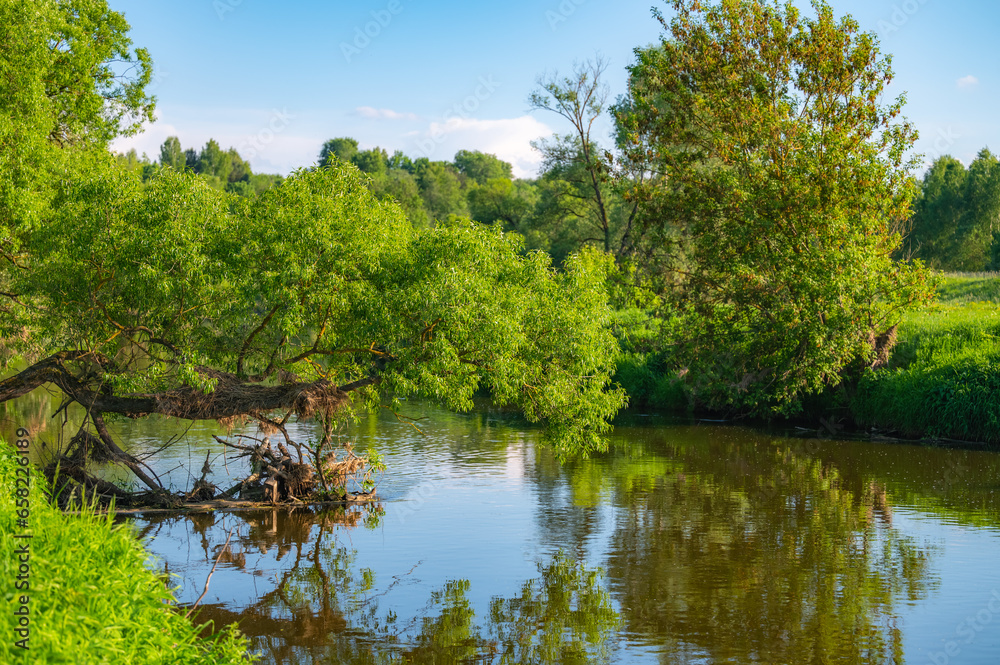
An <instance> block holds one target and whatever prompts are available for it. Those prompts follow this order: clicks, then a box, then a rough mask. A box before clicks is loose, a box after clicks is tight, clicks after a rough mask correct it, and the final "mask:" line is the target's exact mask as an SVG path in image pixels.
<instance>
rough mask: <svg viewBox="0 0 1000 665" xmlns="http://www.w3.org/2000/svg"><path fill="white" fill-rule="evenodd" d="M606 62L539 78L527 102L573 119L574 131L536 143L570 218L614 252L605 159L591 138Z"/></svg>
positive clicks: (604, 94) (603, 97) (602, 98)
mask: <svg viewBox="0 0 1000 665" xmlns="http://www.w3.org/2000/svg"><path fill="white" fill-rule="evenodd" d="M606 69H607V61H606V60H604V59H603V58H601V57H597V58H595V59H594V60H592V61H586V62H583V63H578V64H576V65H575V66H574V68H573V74H572V75H571V76H567V77H564V78H559V76H558V74H552V75H548V76H544V77H541V78H539V79H538V81H537V88H536V89H535V90H534V91H533V92H532V93H531V95H530V96H529V98H528V103H529V104H530V105H531V108H533V109H540V110H546V111H552V112H554V113H556V114H558V115H560V116H562V117H563V118H564V119H566V120H567V121H569V123H570V124H571V125H572V127H573V131H572V132H571V133H570V134H566V135H556V136H555V137H553V138H551V139H547V140H545V139H543V140H541V141H538V142H535V143H533V144H532V145H534V147H535V148H537V149H538V150H539V151H540V152H541V153H542V156H543V158H544V162H543V169H544V170H546V171H553V172H555V173H556V174H557V175H556V179H558V180H559V181H561V182H562V183H563V186H561V187H559V188H557V189H555V190H553V192H554V195H555V196H556V198H557V201H558V202H560V203H561V204H562V205H564V207H565V209H566V213H567V215H568V217H569V218H571V219H582V221H583V222H584V223H585V224H586V226H587V227H588V228H589V229H592V231H591V234H592V235H593V238H584V239H583V241H584V242H586V241H588V240H594V239H596V240H597V241H598V242H599V243H600V244H601V247H602V248H603V249H604V251H606V252H611V251H612V249H613V246H612V245H613V240H614V232H615V229H614V226H613V223H612V215H611V210H610V207H611V206H610V202H609V200H608V199H609V193H608V191H607V190H608V184H607V183H608V171H609V164H608V161H609V160H608V159H607V157H606V156H605V155H604V154H603V153H602V151H601V150H600V149H599V148H598V146H597V144H596V143H595V141H594V139H593V137H592V136H591V134H592V132H593V127H594V123H595V122H596V121H597V120H598V118H599V117H600V116H601V114H602V113H604V111H605V108H606V103H607V98H608V88H607V86H606V85H605V84H604V83H603V82H602V81H601V76H602V75H603V74H604V71H605V70H606Z"/></svg>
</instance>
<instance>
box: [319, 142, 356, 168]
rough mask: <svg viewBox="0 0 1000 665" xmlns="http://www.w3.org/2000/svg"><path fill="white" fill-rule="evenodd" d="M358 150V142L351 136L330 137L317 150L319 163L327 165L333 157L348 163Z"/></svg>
mask: <svg viewBox="0 0 1000 665" xmlns="http://www.w3.org/2000/svg"><path fill="white" fill-rule="evenodd" d="M357 152H358V142H357V141H355V140H354V139H352V138H338V139H330V140H329V141H327V142H326V143H324V144H323V147H322V148H321V149H320V151H319V165H320V166H328V165H329V164H330V160H331V159H332V158H334V157H336V158H337V159H339V160H341V161H344V162H348V163H350V162H351V161H352V160H353V159H354V155H356V154H357Z"/></svg>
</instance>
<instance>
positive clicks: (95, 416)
mask: <svg viewBox="0 0 1000 665" xmlns="http://www.w3.org/2000/svg"><path fill="white" fill-rule="evenodd" d="M110 166H111V165H109V167H108V168H106V169H104V170H102V171H99V172H96V173H95V174H94V175H93V176H92V177H91V178H88V179H85V180H80V181H69V182H64V183H62V189H61V191H60V192H59V196H58V198H57V201H56V205H54V206H53V208H52V210H51V213H50V216H49V218H48V219H47V220H46V223H45V224H44V225H43V226H42V228H41V229H40V230H39V232H38V233H37V234H36V235H34V236H33V237H32V239H31V240H32V247H31V249H32V254H33V255H34V256H36V257H38V258H37V270H36V271H35V273H34V274H33V275H32V278H31V279H25V280H23V281H20V282H18V283H17V286H18V288H19V289H21V290H22V291H23V292H24V293H25V294H26V297H29V298H31V300H32V301H33V302H35V303H37V304H38V305H39V309H38V312H39V314H38V318H37V321H36V324H35V330H34V342H35V343H36V344H38V345H39V346H40V347H41V348H40V349H39V352H40V353H39V355H38V357H39V358H40V359H39V360H37V361H36V362H34V363H33V364H32V365H31V366H29V367H28V368H27V369H25V370H24V371H22V372H20V373H18V374H16V375H14V376H12V377H10V378H8V379H6V380H4V381H2V382H0V402H3V401H6V400H9V399H13V398H16V397H18V396H20V395H24V394H26V393H27V392H28V391H30V390H32V389H34V388H36V387H38V386H40V385H42V384H43V383H51V384H53V385H55V386H57V387H58V388H59V389H60V390H61V391H62V392H63V394H64V396H65V398H66V400H68V401H69V402H75V403H78V404H80V405H82V406H83V407H84V408H85V410H86V413H87V414H88V416H87V419H86V420H85V422H84V424H83V426H82V427H81V430H80V431H79V432H78V434H77V436H76V437H75V438H74V445H75V451H76V454H77V457H75V458H72V459H75V460H76V463H75V464H71V460H70V459H66V460H63V472H64V473H69V472H70V469H72V472H73V473H76V474H77V477H78V478H80V479H81V481H82V482H85V483H87V484H88V485H89V486H91V487H93V488H96V489H98V490H99V491H102V492H103V491H105V490H106V491H109V492H112V490H111V489H110V488H108V487H107V484H106V483H103V481H100V480H99V479H96V478H94V477H92V476H90V475H89V474H87V471H86V468H85V465H84V464H82V463H80V460H81V459H83V460H86V459H88V458H89V457H90V456H96V457H101V456H103V457H105V458H108V459H112V460H114V461H116V462H119V463H121V464H124V465H125V466H127V467H128V468H129V469H130V470H131V471H132V472H133V473H134V474H135V475H136V476H137V477H138V478H139V479H140V480H141V481H142V482H143V483H144V484H146V485H147V486H148V487H149V488H150V489H154V490H155V489H159V482H158V481H157V479H156V478H155V476H153V475H152V473H151V472H150V471H149V470H148V469H144V468H143V467H142V465H141V464H140V463H139V462H138V461H137V460H135V459H133V458H132V457H131V456H130V455H128V453H126V452H125V451H123V450H122V449H121V448H120V447H119V446H118V445H117V444H116V443H115V442H114V441H113V440H112V439H111V436H110V434H109V433H108V430H107V427H106V417H108V416H109V415H118V416H126V417H133V418H134V417H143V416H146V415H149V414H161V415H166V416H171V417H175V418H181V419H188V420H202V419H207V420H213V419H214V420H220V421H226V420H228V419H232V418H243V417H246V418H251V419H254V420H257V421H260V422H261V423H265V424H267V425H268V426H269V427H272V428H274V429H275V430H277V431H281V432H284V433H285V436H286V439H285V443H283V444H282V446H287V447H288V448H289V449H292V448H294V449H295V451H297V452H298V464H299V465H301V466H300V467H297V468H300V469H305V468H306V467H310V466H311V468H312V469H313V470H315V471H317V472H318V473H319V476H318V478H319V480H318V482H320V483H322V484H324V486H325V485H326V480H325V476H324V470H325V469H327V468H328V467H329V464H331V462H330V457H329V455H330V454H331V451H330V448H329V444H330V432H331V426H332V425H331V423H332V421H333V420H335V419H336V417H337V414H338V413H341V412H342V411H348V412H349V407H351V406H352V405H355V406H358V405H360V404H362V403H368V404H371V405H377V404H383V403H385V402H383V401H381V400H382V399H383V396H384V397H385V398H386V399H391V398H392V397H406V396H421V397H425V398H428V399H431V400H436V401H438V402H440V403H442V404H444V405H446V406H448V407H450V408H453V409H458V410H468V409H470V408H472V406H473V401H472V399H473V396H474V395H475V394H476V393H477V391H478V390H480V389H485V390H488V391H489V393H490V394H491V395H492V397H493V399H494V400H495V401H496V402H497V403H499V404H514V405H517V406H518V407H519V408H520V409H521V410H523V412H524V413H525V415H526V416H527V418H528V419H529V420H531V421H542V422H545V423H546V424H547V432H548V433H549V436H550V437H551V440H552V441H553V443H554V444H555V445H556V446H557V448H558V450H560V451H563V452H570V451H575V450H584V451H586V450H590V449H593V448H595V447H599V446H600V445H601V443H602V440H601V438H600V434H601V432H603V431H605V430H607V428H608V427H609V425H608V419H609V418H610V417H611V416H612V415H613V414H614V413H615V412H616V411H617V410H618V409H619V408H620V407H621V406H622V404H623V402H624V396H623V394H622V393H621V391H620V390H616V389H609V387H608V383H609V381H610V374H611V372H612V371H613V359H614V355H615V353H616V349H615V342H614V339H613V338H612V337H611V336H610V334H609V333H608V331H607V327H606V324H607V319H608V316H609V311H608V308H607V304H606V302H605V298H604V296H603V291H602V286H601V285H602V282H603V270H604V268H605V266H604V264H603V263H602V262H601V261H600V260H598V258H597V257H594V256H589V255H582V256H579V257H577V258H575V259H574V260H572V261H570V262H569V264H568V265H567V270H566V271H565V272H564V273H556V272H554V271H553V270H552V269H551V266H550V264H549V260H548V258H547V257H546V256H545V255H543V254H541V253H532V254H529V255H527V256H525V255H523V253H522V251H521V250H522V245H521V244H520V242H519V240H518V239H517V237H516V236H506V235H504V234H502V233H501V232H500V231H499V230H496V229H491V228H489V227H483V226H478V225H475V224H473V223H470V222H465V221H458V222H454V223H439V224H438V226H437V227H436V228H434V229H429V230H426V231H420V232H415V231H414V230H413V229H412V227H411V225H410V224H409V223H408V222H407V220H406V218H405V216H404V215H403V213H402V211H401V210H400V208H399V207H398V206H396V205H395V204H393V203H391V202H387V201H382V200H379V199H378V198H377V197H376V196H375V195H373V194H372V193H371V192H370V191H369V189H368V178H367V177H366V176H365V175H363V174H362V173H361V172H360V171H358V170H357V169H356V168H354V167H353V166H350V165H346V164H343V163H341V162H334V163H331V164H330V165H329V166H327V167H326V168H322V169H316V170H313V171H302V172H298V173H296V174H294V175H293V176H291V177H289V178H287V179H285V180H284V181H283V182H282V183H281V184H280V185H278V186H277V187H275V188H273V189H270V190H267V191H265V192H263V193H262V194H260V195H259V196H257V197H255V198H251V199H238V198H237V197H235V196H231V195H229V194H227V193H225V192H221V191H218V190H215V189H212V188H211V187H209V186H208V185H207V184H206V183H205V182H204V180H203V179H202V178H201V177H198V176H195V175H194V174H189V173H178V172H175V171H172V170H170V169H163V170H161V171H159V172H158V173H156V174H155V175H154V177H153V178H151V179H150V180H149V181H148V182H146V183H143V182H142V180H141V179H140V178H139V177H138V176H137V175H136V174H135V172H134V171H127V170H118V169H113V168H110ZM355 398H357V399H356V400H355ZM294 415H297V416H299V417H317V418H320V419H321V420H323V421H324V422H325V423H326V424H327V428H326V430H325V431H326V434H327V436H326V437H325V438H324V439H323V441H321V442H319V443H317V444H315V445H311V444H308V443H303V442H299V441H293V440H291V439H289V438H287V430H285V424H286V423H287V422H288V420H289V419H290V418H291V417H293V416H294ZM279 450H281V455H285V456H286V457H287V451H286V450H285V449H284V448H282V447H279ZM257 452H258V453H260V454H261V455H263V454H264V453H265V452H267V451H262V450H257ZM292 459H294V458H292ZM302 473H303V474H305V475H302V476H301V477H300V478H299V480H300V481H301V483H300V484H305V483H306V479H307V478H309V477H311V476H308V474H306V471H302ZM277 476H278V473H277V472H275V473H273V475H272V476H271V478H270V479H269V480H275V479H276V478H277ZM283 482H284V483H285V484H284V485H283V487H282V489H281V493H283V494H286V493H287V494H294V493H295V491H294V489H293V487H294V486H293V485H292V484H289V482H288V481H287V479H286V481H283Z"/></svg>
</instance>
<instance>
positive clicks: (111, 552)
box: [0, 440, 247, 665]
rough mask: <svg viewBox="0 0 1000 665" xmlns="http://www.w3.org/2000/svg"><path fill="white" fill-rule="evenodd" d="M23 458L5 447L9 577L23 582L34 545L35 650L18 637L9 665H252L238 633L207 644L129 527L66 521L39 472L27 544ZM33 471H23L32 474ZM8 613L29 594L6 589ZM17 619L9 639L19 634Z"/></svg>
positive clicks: (85, 518) (1, 496)
mask: <svg viewBox="0 0 1000 665" xmlns="http://www.w3.org/2000/svg"><path fill="white" fill-rule="evenodd" d="M16 466H17V456H16V455H15V454H14V452H13V450H12V449H11V448H10V446H9V445H8V444H7V443H5V442H4V441H2V440H0V478H2V480H3V482H2V485H0V525H2V526H0V532H2V533H3V538H2V539H0V556H2V559H0V573H2V574H3V575H4V578H5V579H7V580H14V579H15V577H16V568H17V564H18V556H17V555H16V554H15V549H16V548H17V547H18V546H20V545H21V544H22V543H25V542H30V548H31V577H30V584H31V588H30V591H28V592H26V593H27V595H28V596H29V597H30V601H29V602H30V605H29V607H30V612H31V614H30V617H31V638H30V642H29V646H30V651H27V652H24V651H21V650H20V649H18V648H15V646H14V644H13V641H14V640H13V638H12V637H8V638H7V639H4V640H3V642H2V644H0V660H2V661H3V662H5V663H12V664H13V663H21V662H25V663H28V662H32V663H76V662H80V656H81V654H87V655H88V657H90V658H91V659H92V660H91V662H102V663H115V664H116V665H117V664H119V663H121V664H122V665H125V664H127V663H135V664H139V663H141V664H143V665H147V664H154V663H190V664H192V665H194V664H198V665H208V664H215V663H219V664H221V663H245V662H247V656H246V651H247V642H246V638H244V637H243V636H241V635H240V633H239V631H238V630H237V629H236V628H235V627H233V628H229V629H226V630H224V631H221V632H220V634H219V635H218V636H217V637H215V638H211V639H207V640H206V639H204V638H202V637H200V633H201V628H200V627H196V626H194V625H192V624H191V623H190V622H189V621H188V620H187V619H186V618H185V617H184V616H182V615H181V614H180V612H178V611H177V609H176V608H175V607H173V602H174V598H173V594H172V593H171V592H170V590H169V589H168V588H167V587H166V586H165V585H164V580H162V579H160V578H158V577H157V576H156V575H154V574H153V573H152V572H150V571H149V570H147V569H146V567H145V562H146V559H147V557H148V553H147V552H145V551H144V550H143V548H142V546H141V545H140V543H139V542H138V541H137V540H136V538H135V536H134V534H133V533H132V532H131V531H130V530H129V527H128V526H127V525H125V524H115V521H114V518H113V516H111V515H98V514H96V513H94V512H93V510H92V509H91V508H89V507H86V506H84V507H83V509H82V510H81V511H80V514H79V515H76V516H70V515H64V514H63V513H61V512H60V511H59V510H58V509H57V508H54V507H52V506H50V505H49V503H48V502H47V501H46V500H45V498H44V497H43V494H44V493H45V492H46V491H47V490H46V488H45V485H44V480H41V478H42V476H41V473H40V472H39V471H38V470H37V469H34V468H31V474H32V477H33V483H34V487H33V489H32V491H31V497H30V502H31V503H30V512H31V516H30V518H29V519H30V524H31V527H30V528H31V533H32V534H33V538H32V539H31V540H30V541H23V540H17V539H15V538H13V537H11V534H13V533H20V532H23V531H24V530H23V529H20V528H16V527H15V497H14V474H15V467H16ZM22 468H23V467H22ZM6 589H7V591H6V592H5V598H4V601H5V605H6V606H7V607H10V608H13V607H14V604H15V598H17V596H18V595H19V592H18V591H16V590H15V589H14V588H13V584H12V583H11V584H9V585H7V586H6ZM13 618H14V617H13V615H12V614H11V613H10V612H8V613H7V619H6V622H5V623H6V626H7V630H6V631H5V633H6V634H7V635H8V636H12V635H13V634H14V633H13V625H12V620H13Z"/></svg>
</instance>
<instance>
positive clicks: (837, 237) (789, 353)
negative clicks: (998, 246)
mask: <svg viewBox="0 0 1000 665" xmlns="http://www.w3.org/2000/svg"><path fill="white" fill-rule="evenodd" d="M670 5H671V6H672V8H673V10H674V12H675V17H674V18H673V19H671V20H670V21H669V22H668V21H667V20H666V19H664V18H663V17H662V16H661V17H660V21H661V22H662V24H663V26H664V28H665V31H666V34H665V35H664V37H663V39H662V41H661V43H660V44H659V45H657V46H653V47H649V48H642V49H638V50H637V51H636V56H637V62H636V64H634V65H633V66H632V67H631V68H630V83H629V94H628V96H627V99H626V100H624V102H623V103H622V104H621V105H620V107H619V113H618V122H619V124H620V128H621V135H622V138H623V140H624V141H625V143H626V146H627V150H628V152H629V156H630V157H631V158H632V160H633V161H634V162H636V163H640V164H646V165H649V168H650V169H651V170H652V172H653V178H652V179H651V180H649V181H647V182H646V183H642V184H639V185H637V186H636V187H635V188H634V189H633V192H632V193H631V196H633V197H636V198H638V199H640V200H642V201H644V205H645V206H646V207H647V209H650V210H653V211H655V213H656V214H655V215H649V214H647V215H645V219H646V221H647V223H655V224H657V225H658V226H657V227H656V228H655V229H654V231H656V232H657V233H658V236H659V238H660V239H661V241H662V242H663V243H664V244H665V245H668V246H669V247H670V249H671V254H672V255H671V257H670V260H669V261H668V263H667V268H668V271H670V272H672V273H673V274H675V275H676V276H677V278H678V279H677V284H678V285H679V286H678V288H677V292H676V293H675V296H676V297H675V299H674V302H675V303H677V306H678V307H681V308H683V309H684V311H688V312H690V313H691V316H690V318H689V319H688V323H689V326H688V329H687V331H686V332H687V333H688V334H687V335H686V341H687V353H686V354H682V356H681V357H682V358H684V359H685V360H686V362H687V363H688V368H690V369H692V373H693V374H695V375H696V377H697V380H698V381H700V382H701V385H699V386H697V388H696V389H697V391H698V392H699V393H700V394H701V396H702V397H703V399H704V400H705V402H707V403H709V404H711V405H714V406H717V407H722V406H726V405H727V404H728V405H730V406H735V407H737V408H741V409H742V408H746V409H749V410H751V411H754V412H758V413H773V412H775V411H777V412H790V411H794V410H795V409H796V408H798V400H799V399H800V398H801V396H803V395H806V394H809V393H815V392H818V391H821V390H823V389H824V387H826V386H829V385H835V384H837V383H838V382H839V381H840V380H841V378H842V376H843V372H844V370H845V369H847V368H848V367H849V366H852V365H853V364H856V363H860V364H861V365H862V366H864V365H871V364H877V363H878V362H879V358H880V357H882V356H884V355H885V353H887V348H888V347H889V346H891V341H892V340H893V339H894V330H895V327H894V326H895V325H896V323H897V322H898V321H899V317H900V316H901V311H902V310H903V309H904V308H906V307H908V306H910V305H911V304H913V303H916V302H920V301H922V300H925V299H927V298H929V297H930V293H929V289H928V288H927V286H926V275H925V273H924V271H923V270H922V268H921V267H920V266H919V265H912V264H908V263H899V262H895V261H894V260H893V258H892V255H893V252H895V251H896V249H897V248H898V247H899V245H900V242H901V239H902V235H901V229H902V222H903V221H904V220H905V219H906V218H907V217H908V216H909V203H910V199H911V196H912V194H913V190H914V184H913V181H912V177H911V176H910V172H911V169H912V167H913V165H914V164H913V162H910V161H908V160H907V158H906V154H907V150H908V149H909V148H910V146H911V145H912V143H913V141H914V140H915V136H916V133H915V131H914V130H913V127H912V126H911V125H910V124H909V123H908V122H906V121H905V120H901V119H900V118H899V114H900V111H901V108H902V104H903V100H902V99H897V100H895V101H892V102H889V103H887V104H886V103H883V101H882V96H883V92H884V89H885V86H886V85H887V84H888V82H889V81H890V80H891V77H892V70H891V67H890V62H889V59H888V58H886V57H884V56H883V55H882V54H881V52H880V50H879V47H878V41H877V38H876V37H875V36H874V35H872V34H870V33H863V32H860V31H859V29H858V24H857V23H856V22H855V21H854V20H853V19H851V18H850V17H845V18H841V19H837V18H835V16H834V13H833V10H832V9H831V8H830V6H829V5H828V4H827V3H825V2H821V1H815V2H813V3H812V5H813V10H814V13H815V17H811V16H805V15H802V14H800V12H799V10H798V9H796V8H795V7H794V5H792V4H791V3H788V4H783V5H782V4H778V3H774V4H771V3H767V2H759V1H755V0H725V1H724V2H721V3H719V4H715V5H706V4H703V3H701V2H695V1H689V0H674V1H673V2H671V3H670ZM882 360H884V357H883V358H882ZM694 369H697V370H698V371H697V372H695V371H694Z"/></svg>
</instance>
